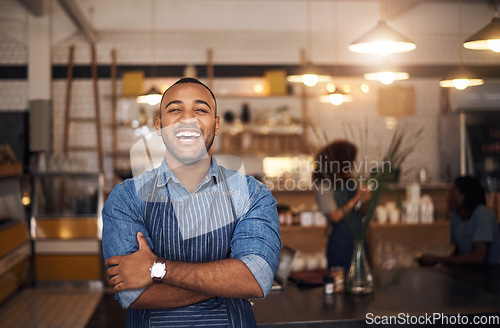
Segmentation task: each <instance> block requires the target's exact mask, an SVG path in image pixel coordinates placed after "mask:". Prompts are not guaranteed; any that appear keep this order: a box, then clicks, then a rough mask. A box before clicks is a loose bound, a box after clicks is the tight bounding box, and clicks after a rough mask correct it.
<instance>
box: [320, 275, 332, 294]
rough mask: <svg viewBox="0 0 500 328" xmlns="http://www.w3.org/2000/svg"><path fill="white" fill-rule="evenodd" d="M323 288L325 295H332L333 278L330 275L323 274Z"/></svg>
mask: <svg viewBox="0 0 500 328" xmlns="http://www.w3.org/2000/svg"><path fill="white" fill-rule="evenodd" d="M323 288H324V292H325V295H330V294H333V291H334V290H335V284H334V282H333V277H332V275H331V274H325V275H324V276H323Z"/></svg>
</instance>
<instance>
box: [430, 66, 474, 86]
mask: <svg viewBox="0 0 500 328" xmlns="http://www.w3.org/2000/svg"><path fill="white" fill-rule="evenodd" d="M483 83H484V81H483V79H481V78H479V77H478V76H477V75H475V74H474V73H473V72H471V71H470V70H468V69H466V68H464V67H459V68H457V69H455V70H453V71H452V72H451V73H450V74H448V75H447V76H446V78H444V79H443V80H441V81H439V85H440V86H441V87H443V88H456V89H458V90H463V89H465V88H467V87H474V86H478V85H482V84H483Z"/></svg>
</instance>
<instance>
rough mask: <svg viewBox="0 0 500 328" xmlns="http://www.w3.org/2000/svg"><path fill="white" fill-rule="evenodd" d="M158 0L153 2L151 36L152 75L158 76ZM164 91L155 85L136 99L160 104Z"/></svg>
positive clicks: (142, 102) (144, 102)
mask: <svg viewBox="0 0 500 328" xmlns="http://www.w3.org/2000/svg"><path fill="white" fill-rule="evenodd" d="M155 15H156V0H153V1H152V3H151V22H152V23H151V25H152V28H151V30H152V31H151V36H152V38H153V40H152V42H151V53H152V57H153V72H152V74H151V75H152V77H153V78H156V16H155ZM162 96H163V93H162V92H161V91H159V90H158V89H156V88H155V87H154V86H153V87H152V88H151V89H149V90H148V91H147V92H146V93H143V94H142V95H140V96H138V97H137V99H136V101H137V102H138V103H140V104H149V105H151V106H155V105H158V104H159V103H160V101H161V98H162Z"/></svg>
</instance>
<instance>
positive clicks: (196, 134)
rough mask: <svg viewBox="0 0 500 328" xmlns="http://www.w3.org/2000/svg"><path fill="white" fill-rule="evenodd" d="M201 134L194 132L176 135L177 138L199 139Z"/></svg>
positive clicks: (182, 132)
mask: <svg viewBox="0 0 500 328" xmlns="http://www.w3.org/2000/svg"><path fill="white" fill-rule="evenodd" d="M200 135H201V134H200V133H199V132H194V131H180V132H178V133H176V135H175V136H176V137H177V138H198V137H199V136H200Z"/></svg>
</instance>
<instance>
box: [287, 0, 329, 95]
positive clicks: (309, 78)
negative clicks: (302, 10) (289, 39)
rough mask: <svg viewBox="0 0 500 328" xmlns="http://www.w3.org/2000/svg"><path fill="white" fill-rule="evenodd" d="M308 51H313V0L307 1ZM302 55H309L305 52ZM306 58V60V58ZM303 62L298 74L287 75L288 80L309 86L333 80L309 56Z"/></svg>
mask: <svg viewBox="0 0 500 328" xmlns="http://www.w3.org/2000/svg"><path fill="white" fill-rule="evenodd" d="M306 38H307V51H308V52H309V54H310V53H311V51H312V42H311V1H307V35H306ZM302 57H307V56H306V55H305V54H303V56H302ZM304 59H305V60H304ZM302 62H303V63H304V62H305V65H302V67H301V68H300V70H299V72H298V74H294V75H289V76H287V78H286V79H287V81H288V82H293V83H304V84H305V85H306V86H308V87H313V86H315V85H316V84H318V83H319V82H328V81H330V80H331V77H330V76H329V75H326V74H323V72H321V70H320V69H319V68H317V67H316V66H314V65H313V64H312V63H311V61H310V60H309V59H307V58H303V61H302Z"/></svg>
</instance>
